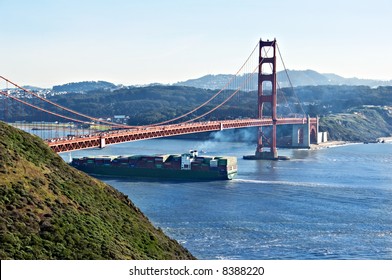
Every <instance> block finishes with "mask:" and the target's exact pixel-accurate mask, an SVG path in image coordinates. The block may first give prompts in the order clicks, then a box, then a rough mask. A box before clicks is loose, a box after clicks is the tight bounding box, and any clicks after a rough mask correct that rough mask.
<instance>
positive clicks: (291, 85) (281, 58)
mask: <svg viewBox="0 0 392 280" xmlns="http://www.w3.org/2000/svg"><path fill="white" fill-rule="evenodd" d="M276 46H277V49H278V53H279V57H280V60H281V61H282V64H283V68H284V71H285V73H286V76H287V79H288V81H289V83H290V87H291V90H292V91H293V93H294V95H295V97H296V98H297V100H298V103H299V106H300V108H301V111H302V113H303V114H304V115H306V113H305V110H304V108H303V107H302V104H301V102H299V101H300V100H299V97H298V95H297V93H296V92H295V91H294V87H293V83H292V82H291V79H290V76H289V73H288V71H287V68H286V65H285V63H284V61H283V57H282V54H281V52H280V49H279V45H278V44H276Z"/></svg>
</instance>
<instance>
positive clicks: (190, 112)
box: [149, 43, 258, 126]
mask: <svg viewBox="0 0 392 280" xmlns="http://www.w3.org/2000/svg"><path fill="white" fill-rule="evenodd" d="M257 46H258V43H257V44H256V46H255V47H254V48H253V51H252V52H251V54H250V55H249V56H248V58H247V59H246V61H245V62H244V63H243V64H242V66H241V67H240V69H239V70H238V71H237V72H236V74H235V75H234V76H233V77H232V78H231V79H230V80H229V81H228V82H227V83H226V84H225V86H224V87H223V88H222V89H221V90H219V91H218V92H217V93H216V94H214V95H213V96H212V97H211V98H210V99H208V100H207V101H205V102H204V103H203V104H201V105H199V106H197V107H196V108H194V109H192V110H191V111H189V112H187V113H185V114H183V115H181V116H178V117H175V118H172V119H170V120H166V121H163V122H159V123H154V124H150V125H149V126H158V125H162V124H166V123H169V122H173V121H176V120H178V119H181V118H184V117H186V116H188V115H190V114H192V113H193V112H195V111H197V110H199V109H200V108H201V107H204V106H205V105H207V104H208V103H209V102H211V101H212V100H213V99H215V98H216V97H217V96H218V95H219V94H221V93H222V92H223V91H224V90H225V89H227V88H228V86H229V85H230V84H231V83H232V82H233V80H234V78H236V77H237V75H238V74H239V73H240V72H241V70H242V69H243V68H244V67H245V65H246V64H247V63H248V61H249V59H250V58H251V57H252V55H253V53H254V52H255V50H256V48H257Z"/></svg>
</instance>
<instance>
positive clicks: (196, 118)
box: [182, 43, 272, 123]
mask: <svg viewBox="0 0 392 280" xmlns="http://www.w3.org/2000/svg"><path fill="white" fill-rule="evenodd" d="M271 46H272V43H271ZM268 52H269V49H268V51H267V52H266V55H268ZM263 60H264V57H263V58H262V59H261V61H260V62H259V64H258V65H257V66H256V67H255V68H254V70H253V72H252V73H250V74H248V77H247V78H246V79H245V81H244V82H242V84H241V85H240V86H239V88H238V89H237V90H236V91H234V92H233V93H232V94H231V95H230V96H229V97H228V98H226V99H225V100H224V101H223V102H221V103H220V104H219V105H217V106H216V107H214V108H212V109H211V110H209V111H208V112H206V113H204V114H202V115H200V116H198V117H195V118H193V119H190V120H188V121H185V122H182V123H189V122H192V121H195V120H198V119H200V118H202V117H204V116H206V115H208V114H210V113H212V112H214V111H215V110H217V109H219V108H220V107H222V106H223V105H224V104H226V103H227V102H228V101H229V100H230V99H232V98H233V97H234V96H235V95H236V94H237V93H238V92H239V91H240V90H241V88H242V87H243V85H244V84H246V83H247V82H248V81H249V79H250V78H251V77H253V74H254V73H255V72H256V70H258V68H259V66H260V65H261V64H262V63H263Z"/></svg>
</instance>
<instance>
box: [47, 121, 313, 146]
mask: <svg viewBox="0 0 392 280" xmlns="http://www.w3.org/2000/svg"><path fill="white" fill-rule="evenodd" d="M306 122H307V119H306V118H281V119H278V120H277V123H276V124H277V125H284V124H305V123H306ZM316 122H317V119H316V118H311V119H310V123H311V124H313V123H316ZM272 123H273V122H272V119H271V118H263V119H241V120H225V121H209V122H197V123H183V124H174V125H162V126H152V127H141V128H137V129H124V130H116V131H110V132H105V133H100V134H95V135H90V136H87V137H86V136H76V137H71V138H69V139H51V140H48V141H47V143H48V145H49V146H50V147H51V148H52V149H53V151H55V152H56V153H61V152H68V151H75V150H81V149H88V148H102V147H104V146H105V145H111V144H118V143H123V142H130V141H137V140H146V139H152V138H159V137H169V136H175V135H182V134H191V133H200V132H207V131H219V130H224V129H234V128H245V127H255V126H271V125H272Z"/></svg>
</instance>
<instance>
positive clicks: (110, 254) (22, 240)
mask: <svg viewBox="0 0 392 280" xmlns="http://www.w3.org/2000/svg"><path fill="white" fill-rule="evenodd" d="M193 258H194V257H193V256H192V255H191V253H190V252H188V251H187V250H186V249H185V248H183V247H182V246H181V245H180V244H178V243H177V242H176V241H175V240H172V239H170V238H168V237H167V236H166V235H165V234H164V233H163V232H162V231H161V230H159V229H156V228H155V227H154V226H153V225H152V224H151V223H150V222H149V220H148V219H147V218H146V217H145V216H144V215H143V213H141V212H140V210H139V209H138V208H137V207H135V206H134V204H133V203H132V202H131V201H130V200H129V199H128V197H127V196H125V195H123V194H122V193H120V192H118V191H117V190H115V189H114V188H112V187H111V186H109V185H107V184H104V183H103V182H100V181H99V180H96V179H94V178H91V177H89V176H87V175H85V174H84V173H82V172H79V171H77V170H76V169H74V168H71V167H70V166H68V165H67V164H66V163H65V162H64V161H63V160H62V159H61V158H60V157H59V156H58V155H57V154H55V153H53V152H52V151H51V149H50V148H49V147H48V146H47V145H46V144H45V143H44V142H43V141H41V140H40V139H39V138H38V137H35V136H32V135H30V134H28V133H25V132H22V131H20V130H18V129H15V128H13V127H11V126H8V125H6V124H4V123H2V122H0V259H193Z"/></svg>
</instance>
